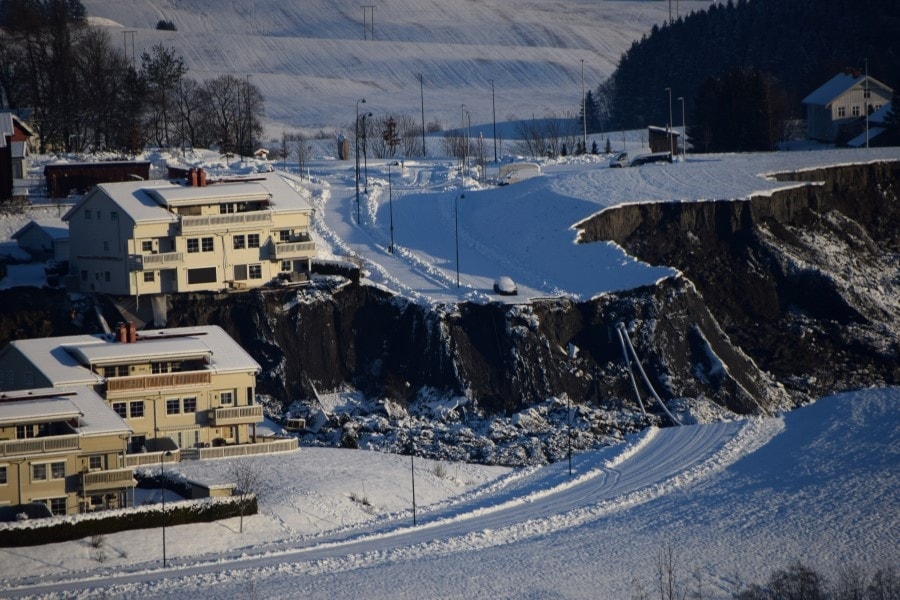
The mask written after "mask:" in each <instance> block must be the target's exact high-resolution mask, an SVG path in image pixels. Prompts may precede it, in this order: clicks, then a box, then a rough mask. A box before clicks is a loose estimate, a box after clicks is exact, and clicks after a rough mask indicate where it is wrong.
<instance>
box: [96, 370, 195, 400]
mask: <svg viewBox="0 0 900 600" xmlns="http://www.w3.org/2000/svg"><path fill="white" fill-rule="evenodd" d="M211 380H212V374H211V373H209V372H208V371H189V372H186V373H159V374H156V375H140V376H137V377H110V378H108V379H107V380H106V393H107V396H108V397H109V396H111V395H114V394H117V393H118V394H123V393H126V392H140V391H143V390H156V389H163V388H174V387H190V386H199V385H207V384H209V383H210V381H211Z"/></svg>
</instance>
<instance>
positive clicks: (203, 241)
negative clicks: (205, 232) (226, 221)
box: [200, 236, 216, 252]
mask: <svg viewBox="0 0 900 600" xmlns="http://www.w3.org/2000/svg"><path fill="white" fill-rule="evenodd" d="M215 248H216V245H215V242H214V241H213V238H212V236H209V237H202V238H200V251H201V252H214V251H215Z"/></svg>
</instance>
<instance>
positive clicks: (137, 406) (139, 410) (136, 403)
mask: <svg viewBox="0 0 900 600" xmlns="http://www.w3.org/2000/svg"><path fill="white" fill-rule="evenodd" d="M128 408H129V410H130V411H131V418H132V419H142V418H144V401H143V400H132V401H131V403H130V404H129V406H128Z"/></svg>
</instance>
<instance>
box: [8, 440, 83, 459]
mask: <svg viewBox="0 0 900 600" xmlns="http://www.w3.org/2000/svg"><path fill="white" fill-rule="evenodd" d="M79 437H80V436H77V435H54V436H48V437H40V438H30V439H27V440H7V441H3V442H0V456H21V455H23V454H47V453H50V452H65V451H67V450H78V448H79V447H80V444H79Z"/></svg>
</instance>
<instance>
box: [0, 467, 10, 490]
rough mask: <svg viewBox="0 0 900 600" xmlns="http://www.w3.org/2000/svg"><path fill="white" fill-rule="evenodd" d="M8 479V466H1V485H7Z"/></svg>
mask: <svg viewBox="0 0 900 600" xmlns="http://www.w3.org/2000/svg"><path fill="white" fill-rule="evenodd" d="M6 477H7V475H6V465H0V485H6V484H7V483H8V480H7V479H6Z"/></svg>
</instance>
